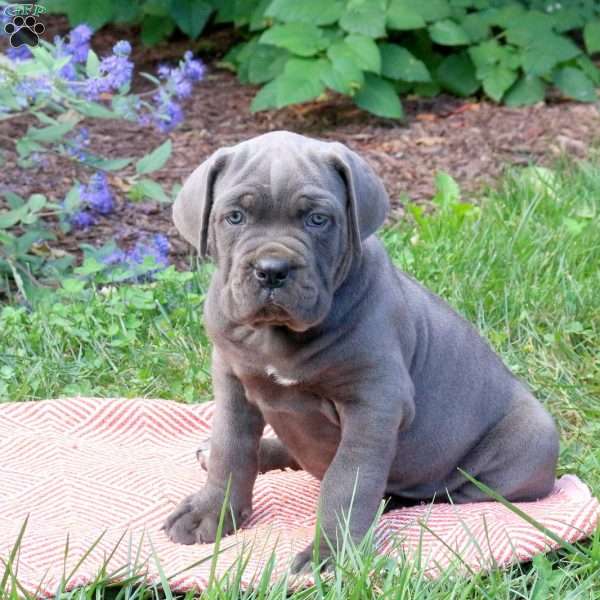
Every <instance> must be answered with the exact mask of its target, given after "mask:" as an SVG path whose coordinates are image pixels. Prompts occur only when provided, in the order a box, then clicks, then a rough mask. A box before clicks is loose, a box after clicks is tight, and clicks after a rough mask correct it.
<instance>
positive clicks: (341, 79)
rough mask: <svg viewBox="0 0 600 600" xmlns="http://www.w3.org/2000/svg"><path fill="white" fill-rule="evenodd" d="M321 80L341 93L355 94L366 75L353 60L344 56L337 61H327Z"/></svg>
mask: <svg viewBox="0 0 600 600" xmlns="http://www.w3.org/2000/svg"><path fill="white" fill-rule="evenodd" d="M321 80H322V81H323V83H324V84H325V85H326V86H327V87H328V88H330V89H332V90H335V91H336V92H339V93H340V94H347V95H353V94H354V92H356V90H357V89H359V88H360V87H361V86H362V85H363V83H364V81H365V77H364V75H363V72H362V71H361V70H360V69H359V68H358V66H357V65H356V63H355V62H354V61H353V60H351V59H350V58H347V57H344V56H342V57H339V58H338V59H337V60H336V62H335V63H334V62H331V61H327V64H326V65H325V67H324V68H323V71H322V73H321Z"/></svg>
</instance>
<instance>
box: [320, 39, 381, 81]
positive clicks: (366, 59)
mask: <svg viewBox="0 0 600 600" xmlns="http://www.w3.org/2000/svg"><path fill="white" fill-rule="evenodd" d="M327 56H328V57H329V59H330V60H331V62H333V63H335V62H336V61H338V60H341V59H342V58H349V59H350V60H352V61H354V62H355V63H356V65H357V66H358V67H359V68H360V69H362V70H363V71H372V72H373V73H380V72H381V56H380V54H379V48H378V47H377V44H376V43H375V42H374V40H373V39H372V38H370V37H366V36H364V35H349V36H346V39H345V40H344V41H341V42H335V43H334V44H332V45H331V46H329V48H328V49H327Z"/></svg>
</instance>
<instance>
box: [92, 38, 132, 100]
mask: <svg viewBox="0 0 600 600" xmlns="http://www.w3.org/2000/svg"><path fill="white" fill-rule="evenodd" d="M130 53H131V44H130V43H129V42H126V41H120V42H117V43H116V44H115V45H114V46H113V53H112V54H111V55H110V56H105V57H104V58H103V59H102V60H101V61H100V66H99V70H100V77H92V78H91V79H88V80H87V81H86V82H85V86H84V89H83V93H84V95H85V96H86V98H87V99H88V100H95V99H97V98H98V96H100V94H102V93H105V92H110V91H112V90H119V89H120V88H122V87H123V86H124V85H128V84H129V83H130V82H131V76H132V75H133V63H132V62H131V61H130V60H129V59H128V58H127V57H128V56H129V54H130Z"/></svg>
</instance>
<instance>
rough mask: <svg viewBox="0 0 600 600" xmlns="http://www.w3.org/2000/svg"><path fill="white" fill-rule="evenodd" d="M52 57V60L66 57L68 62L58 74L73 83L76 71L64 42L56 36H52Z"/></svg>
mask: <svg viewBox="0 0 600 600" xmlns="http://www.w3.org/2000/svg"><path fill="white" fill-rule="evenodd" d="M52 55H53V56H54V58H64V57H66V56H68V57H69V58H70V60H69V62H68V63H67V64H66V65H63V66H62V67H61V68H60V71H59V72H58V74H59V75H60V77H62V78H63V79H66V80H67V81H75V80H76V79H77V70H76V69H75V64H74V63H73V57H72V56H71V54H70V52H69V49H68V47H67V44H65V41H64V40H63V39H62V38H61V37H60V36H58V35H56V36H54V50H53V51H52Z"/></svg>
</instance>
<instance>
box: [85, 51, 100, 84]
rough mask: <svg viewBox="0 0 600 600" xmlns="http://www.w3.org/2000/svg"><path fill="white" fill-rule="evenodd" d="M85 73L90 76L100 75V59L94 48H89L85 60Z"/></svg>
mask: <svg viewBox="0 0 600 600" xmlns="http://www.w3.org/2000/svg"><path fill="white" fill-rule="evenodd" d="M85 73H86V75H87V76H88V77H92V78H93V77H100V59H99V58H98V55H97V54H96V53H95V52H94V51H93V50H91V49H90V50H88V55H87V60H86V62H85Z"/></svg>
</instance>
